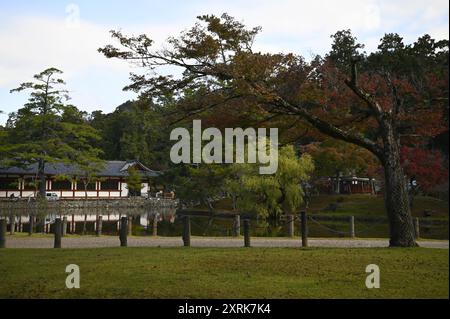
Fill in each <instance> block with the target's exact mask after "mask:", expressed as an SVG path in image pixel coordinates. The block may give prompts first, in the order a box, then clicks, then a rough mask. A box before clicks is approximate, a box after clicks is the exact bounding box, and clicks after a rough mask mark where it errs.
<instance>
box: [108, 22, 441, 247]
mask: <svg viewBox="0 0 450 319" xmlns="http://www.w3.org/2000/svg"><path fill="white" fill-rule="evenodd" d="M198 19H199V20H200V22H199V23H197V24H195V26H194V27H193V28H191V29H189V30H187V31H185V32H183V33H181V35H180V36H179V37H177V38H170V39H169V40H168V43H167V44H166V46H165V48H164V49H160V50H158V49H153V41H152V40H151V39H150V38H149V37H148V36H146V35H140V36H137V37H127V36H125V35H123V34H122V33H121V32H117V31H112V36H113V37H114V38H116V39H118V40H119V41H120V44H121V47H120V48H117V47H114V46H112V45H107V46H105V47H103V48H101V49H99V51H100V52H102V53H103V54H104V55H105V56H106V57H108V58H120V59H124V60H128V61H133V62H135V63H136V64H138V65H141V66H143V67H144V68H147V69H150V70H151V71H152V72H151V73H147V74H144V75H142V74H132V75H131V80H132V83H131V84H130V85H129V86H128V87H127V89H131V90H135V91H139V92H141V94H143V95H146V96H148V97H153V98H155V99H160V98H161V96H167V95H168V94H170V96H171V97H172V98H175V99H177V100H178V101H179V102H180V105H181V106H183V105H184V104H185V103H184V101H185V97H186V92H192V91H196V92H201V94H202V95H203V96H209V97H213V98H209V99H208V101H209V102H210V103H208V104H202V103H191V107H190V108H189V109H187V110H185V109H183V108H180V111H186V113H187V114H199V112H201V111H205V110H206V111H210V110H211V109H212V108H214V107H217V106H218V105H226V104H229V103H230V104H231V103H234V102H236V101H238V102H239V104H240V107H241V110H242V112H245V110H249V109H251V110H252V112H259V114H262V115H265V116H267V117H271V116H275V115H279V114H281V115H283V116H286V115H287V116H290V117H297V118H301V119H303V120H305V121H306V122H308V123H309V125H311V126H313V127H314V128H316V129H317V130H319V131H320V132H322V133H323V134H326V135H329V136H331V137H333V138H336V139H339V140H342V141H345V142H348V143H352V144H355V145H358V146H360V147H363V148H365V149H367V150H368V151H370V152H371V153H372V154H374V155H375V156H376V157H377V158H378V160H379V161H380V163H381V165H382V166H383V168H384V177H385V189H384V193H385V203H386V210H387V214H388V218H389V223H390V245H391V246H415V245H417V244H416V242H415V236H414V229H413V224H412V218H411V212H410V208H409V204H408V194H407V188H406V184H405V176H404V173H403V169H402V166H401V162H400V145H401V140H400V137H401V136H402V135H404V134H407V135H409V136H413V135H420V134H424V133H426V134H430V133H433V134H438V133H440V132H441V131H442V130H443V127H445V126H446V124H445V123H444V124H443V118H444V116H443V114H444V113H445V112H448V111H446V110H447V109H448V90H447V85H448V41H441V42H435V41H434V40H432V39H430V38H429V37H424V38H421V39H419V41H418V42H417V43H415V44H414V45H411V46H405V45H402V43H401V38H400V37H398V36H396V35H387V37H385V38H383V39H382V43H381V44H380V48H379V50H378V51H377V52H375V53H373V54H371V55H369V56H367V55H366V54H365V53H364V52H361V50H360V49H361V48H362V46H361V45H359V44H358V43H357V42H356V39H355V38H354V37H353V36H352V35H351V33H350V31H341V32H338V33H337V34H336V35H335V36H334V45H333V49H332V52H330V54H329V55H327V56H326V57H325V58H320V57H317V58H315V59H313V60H312V61H311V62H307V61H306V60H305V59H304V58H303V57H301V56H298V55H295V54H268V53H267V54H263V53H260V52H254V51H253V50H252V44H253V41H254V38H255V36H256V34H257V33H258V32H259V28H253V29H247V28H246V27H245V26H244V25H243V24H242V23H240V22H238V21H236V20H235V19H233V18H232V17H230V16H228V15H226V14H224V15H222V17H216V16H213V15H205V16H201V17H198ZM165 66H171V67H179V68H180V69H181V72H180V75H178V76H172V75H162V74H163V73H161V74H158V73H157V72H155V71H157V69H158V68H159V67H165ZM148 74H150V75H148ZM213 101H214V102H213ZM252 112H250V113H252ZM425 116H426V117H427V118H428V119H430V121H429V122H432V123H429V122H425V121H424V117H425Z"/></svg>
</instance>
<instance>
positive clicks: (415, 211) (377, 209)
mask: <svg viewBox="0 0 450 319" xmlns="http://www.w3.org/2000/svg"><path fill="white" fill-rule="evenodd" d="M331 203H338V208H337V210H336V211H334V212H330V211H328V212H327V211H324V210H325V209H326V208H327V207H328V206H329V205H330V204H331ZM309 211H310V212H312V213H320V214H324V213H327V214H330V215H345V216H373V217H374V216H380V217H386V209H385V207H384V199H383V196H381V195H378V196H373V195H367V194H355V195H321V196H315V197H312V199H311V204H310V209H309ZM424 211H429V212H431V216H429V217H428V218H431V219H433V218H436V219H447V220H448V216H449V206H448V202H446V201H444V200H440V199H436V198H433V197H427V196H416V197H415V198H414V205H413V208H412V212H411V213H412V215H413V217H421V218H422V217H424V215H423V212H424Z"/></svg>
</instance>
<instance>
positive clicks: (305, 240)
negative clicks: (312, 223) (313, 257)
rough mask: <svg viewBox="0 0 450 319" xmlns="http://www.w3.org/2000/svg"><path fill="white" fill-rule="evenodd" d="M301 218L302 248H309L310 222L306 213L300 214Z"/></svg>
mask: <svg viewBox="0 0 450 319" xmlns="http://www.w3.org/2000/svg"><path fill="white" fill-rule="evenodd" d="M300 216H301V218H300V219H301V231H302V247H308V221H307V216H306V212H305V211H302V212H300Z"/></svg>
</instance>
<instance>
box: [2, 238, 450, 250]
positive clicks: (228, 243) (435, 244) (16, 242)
mask: <svg viewBox="0 0 450 319" xmlns="http://www.w3.org/2000/svg"><path fill="white" fill-rule="evenodd" d="M243 244H244V239H243V238H223V237H222V238H212V237H192V238H191V246H192V247H242V246H243ZM308 244H309V246H310V247H342V248H352V247H387V246H388V240H387V239H322V238H316V239H314V238H309V239H308ZM182 245H183V242H182V240H181V238H180V237H157V238H153V237H128V246H129V247H177V246H182ZM251 245H252V246H253V247H300V246H301V240H300V239H299V238H293V239H292V238H267V237H266V238H261V237H259V238H258V237H253V238H251ZM419 245H420V246H421V247H427V248H443V249H448V248H449V241H448V240H436V241H431V240H430V241H425V240H424V241H422V240H421V241H419ZM117 246H119V238H118V237H116V236H102V237H93V236H85V237H65V238H63V239H62V247H63V248H97V247H117ZM6 247H7V248H52V247H53V238H52V237H15V236H7V239H6Z"/></svg>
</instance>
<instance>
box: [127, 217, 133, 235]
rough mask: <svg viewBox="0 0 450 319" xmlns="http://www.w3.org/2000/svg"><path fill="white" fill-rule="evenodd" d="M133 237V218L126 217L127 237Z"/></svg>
mask: <svg viewBox="0 0 450 319" xmlns="http://www.w3.org/2000/svg"><path fill="white" fill-rule="evenodd" d="M132 235H133V216H128V236H132Z"/></svg>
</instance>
